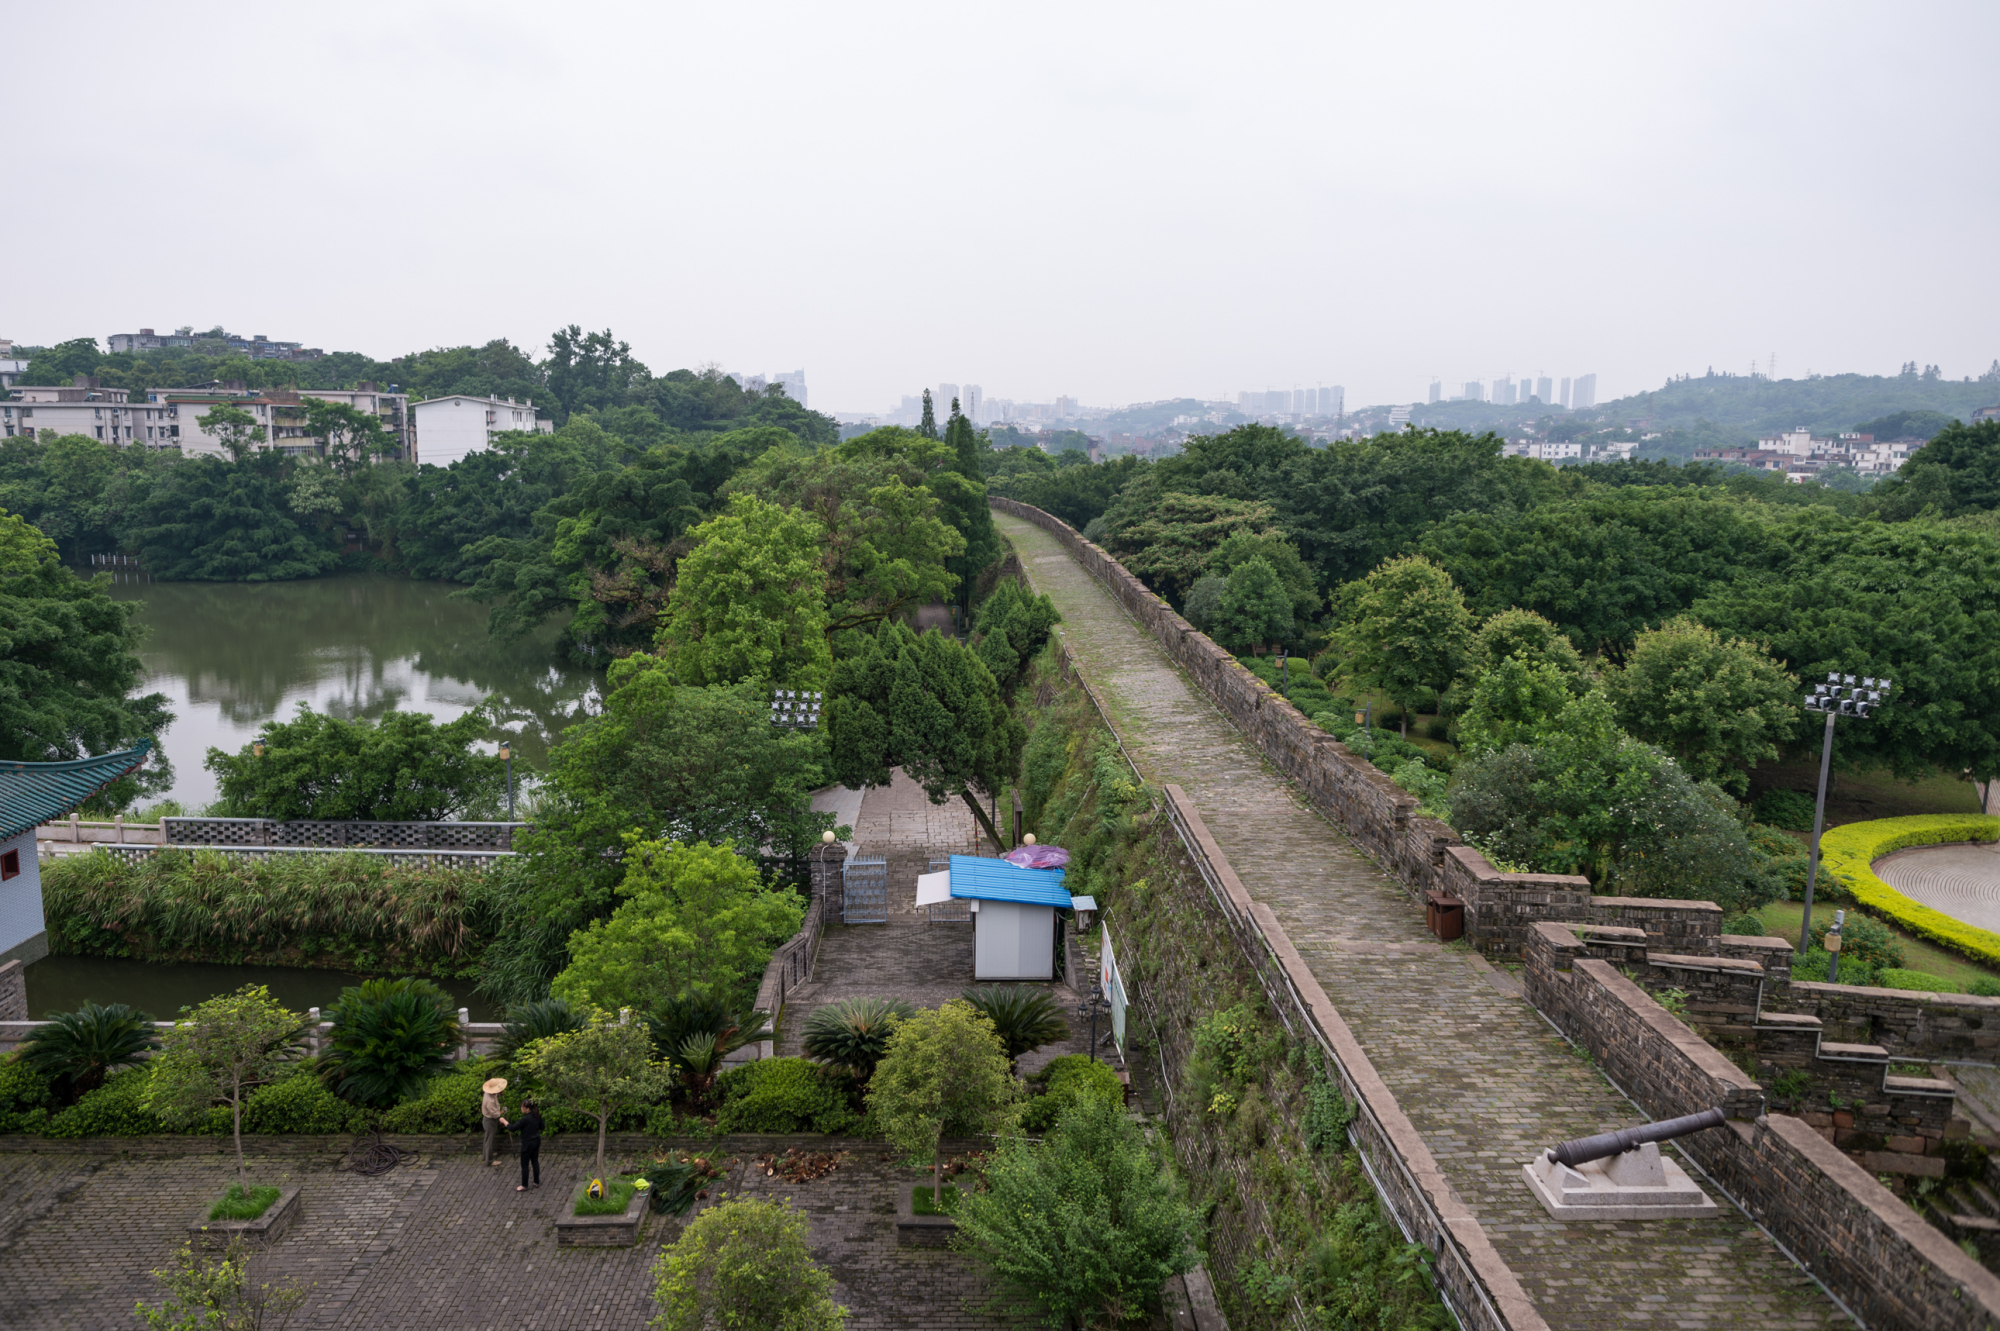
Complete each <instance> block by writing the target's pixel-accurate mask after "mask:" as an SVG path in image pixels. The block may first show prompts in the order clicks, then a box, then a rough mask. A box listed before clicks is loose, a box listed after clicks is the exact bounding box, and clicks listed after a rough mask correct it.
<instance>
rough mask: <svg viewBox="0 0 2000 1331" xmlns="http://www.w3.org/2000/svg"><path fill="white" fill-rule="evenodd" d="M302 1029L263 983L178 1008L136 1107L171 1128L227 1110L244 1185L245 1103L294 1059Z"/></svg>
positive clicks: (296, 1017) (293, 1014)
mask: <svg viewBox="0 0 2000 1331" xmlns="http://www.w3.org/2000/svg"><path fill="white" fill-rule="evenodd" d="M305 1024H306V1023H305V1018H303V1017H301V1016H300V1015H299V1014H298V1013H296V1012H293V1011H291V1010H289V1009H287V1008H286V1007H285V1006H284V1005H283V1004H282V1003H279V1002H278V1001H277V1000H276V999H274V998H272V997H271V991H270V990H268V989H266V988H265V987H264V986H263V985H261V984H246V985H244V986H243V987H242V988H241V989H238V990H237V991H236V992H235V993H233V994H224V995H221V996H220V997H217V998H211V999H209V1000H208V1001H207V1002H205V1003H200V1004H197V1005H195V1006H194V1007H192V1008H182V1009H181V1019H180V1020H178V1021H176V1022H175V1023H174V1025H173V1029H172V1030H169V1031H168V1032H167V1033H166V1036H165V1038H164V1039H163V1040H162V1041H161V1042H160V1043H161V1047H160V1053H159V1055H158V1056H157V1057H156V1058H154V1059H153V1061H152V1064H151V1067H150V1074H151V1075H150V1077H149V1078H148V1080H147V1083H146V1090H145V1094H144V1095H143V1096H142V1097H141V1103H143V1104H144V1105H145V1107H146V1108H147V1109H149V1110H151V1111H152V1112H153V1113H156V1114H158V1115H159V1116H160V1117H161V1118H162V1119H164V1120H166V1121H167V1122H169V1123H176V1122H178V1123H192V1122H193V1121H195V1120H196V1119H198V1118H200V1117H202V1116H203V1115H205V1114H206V1113H207V1112H208V1110H209V1107H210V1106H212V1105H214V1104H217V1103H218V1102H219V1103H222V1104H226V1105H228V1106H229V1128H230V1132H231V1133H232V1134H233V1135H234V1137H235V1139H236V1177H237V1179H238V1181H239V1182H243V1183H246V1184H247V1182H248V1170H247V1168H246V1166H245V1165H244V1163H243V1102H244V1101H245V1100H247V1099H248V1098H249V1096H250V1092H251V1091H253V1090H255V1089H256V1088H257V1087H259V1086H261V1085H263V1084H264V1083H266V1082H269V1081H272V1080H275V1079H276V1078H277V1077H278V1075H279V1074H280V1073H282V1072H285V1071H288V1070H289V1069H290V1067H291V1065H292V1064H293V1063H295V1062H296V1061H297V1060H298V1058H299V1054H300V1046H299V1037H300V1036H301V1035H303V1034H304V1032H305Z"/></svg>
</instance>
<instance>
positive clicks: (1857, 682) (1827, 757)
mask: <svg viewBox="0 0 2000 1331" xmlns="http://www.w3.org/2000/svg"><path fill="white" fill-rule="evenodd" d="M1893 687H1894V682H1893V681H1891V680H1886V679H1874V678H1872V677H1871V678H1868V679H1856V678H1855V677H1854V676H1852V675H1843V674H1841V673H1840V672H1839V671H1837V670H1836V671H1834V672H1833V673H1832V674H1830V675H1828V676H1827V677H1826V683H1824V684H1816V685H1814V686H1813V691H1812V692H1811V693H1810V694H1808V695H1806V710H1807V711H1809V712H1824V713H1826V734H1825V735H1824V736H1823V737H1822V738H1821V740H1820V746H1819V798H1818V799H1817V800H1816V801H1814V803H1813V839H1812V860H1811V863H1810V864H1809V865H1808V867H1807V869H1806V909H1805V915H1804V916H1803V917H1802V918H1801V919H1800V920H1799V951H1798V955H1799V956H1800V957H1801V958H1803V957H1804V956H1805V954H1806V946H1807V944H1808V943H1809V942H1810V941H1811V938H1812V908H1813V889H1814V888H1816V887H1817V886H1818V885H1819V838H1820V833H1821V832H1823V831H1825V830H1826V777H1827V773H1828V771H1829V770H1830V769H1831V767H1832V765H1833V723H1834V721H1835V719H1836V718H1838V717H1843V716H1853V717H1861V718H1864V719H1865V718H1867V717H1871V716H1873V715H1875V713H1876V712H1878V711H1880V710H1881V709H1882V707H1883V706H1885V705H1886V703H1887V701H1888V696H1889V690H1890V689H1891V688H1893Z"/></svg>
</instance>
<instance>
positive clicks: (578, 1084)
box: [515, 1011, 673, 1177]
mask: <svg viewBox="0 0 2000 1331" xmlns="http://www.w3.org/2000/svg"><path fill="white" fill-rule="evenodd" d="M652 1054H653V1037H652V1034H651V1033H650V1032H649V1031H648V1030H647V1029H646V1024H645V1023H644V1022H641V1021H621V1020H620V1019H619V1018H618V1017H616V1016H613V1015H612V1014H611V1013H609V1012H604V1011H597V1012H593V1013H591V1015H590V1020H589V1022H588V1023H587V1024H586V1025H584V1026H583V1027H582V1028H581V1029H579V1030H574V1031H569V1032H567V1033H565V1034H562V1035H551V1036H546V1037H544V1038H543V1039H540V1040H537V1041H535V1042H534V1043H533V1044H531V1045H529V1046H528V1047H527V1048H526V1049H524V1050H522V1051H521V1053H520V1054H519V1055H517V1056H516V1058H515V1064H516V1066H518V1067H519V1068H520V1069H521V1070H522V1071H523V1072H525V1073H526V1074H527V1075H528V1076H529V1077H531V1078H533V1079H534V1081H535V1083H536V1084H537V1085H539V1086H541V1087H542V1088H543V1089H544V1090H545V1091H546V1092H547V1093H548V1094H549V1096H550V1098H551V1099H553V1100H555V1101H556V1102H557V1103H558V1104H560V1105H564V1106H566V1107H568V1108H570V1109H574V1110H575V1111H577V1112H578V1113H580V1114H587V1115H589V1116H590V1117H592V1118H594V1119H596V1120H597V1168H596V1170H595V1173H596V1174H597V1175H598V1176H599V1177H602V1176H603V1174H604V1131H605V1125H606V1124H607V1123H609V1122H610V1121H611V1116H612V1115H613V1114H615V1113H617V1112H618V1111H619V1110H621V1109H637V1108H639V1107H641V1106H643V1105H648V1104H652V1103H654V1102H656V1101H659V1100H663V1099H665V1098H666V1096H667V1093H668V1091H669V1090H670V1089H671V1088H672V1086H673V1072H672V1069H670V1068H668V1067H667V1066H666V1064H664V1063H655V1062H654V1061H653V1058H652Z"/></svg>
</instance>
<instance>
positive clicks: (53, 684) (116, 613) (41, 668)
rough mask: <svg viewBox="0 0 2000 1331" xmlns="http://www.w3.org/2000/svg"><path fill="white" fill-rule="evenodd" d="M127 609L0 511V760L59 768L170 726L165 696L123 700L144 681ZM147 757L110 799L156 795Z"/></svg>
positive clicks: (161, 773) (157, 784) (163, 776)
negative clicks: (139, 793) (55, 764)
mask: <svg viewBox="0 0 2000 1331" xmlns="http://www.w3.org/2000/svg"><path fill="white" fill-rule="evenodd" d="M135 608H136V607H135V606H134V605H133V604H132V603H131V602H122V603H121V602H118V601H114V600H112V599H111V598H110V596H109V595H107V594H106V583H105V580H103V579H97V580H86V579H83V578H79V577H77V576H76V575H75V574H73V573H71V572H70V571H69V570H68V569H66V568H64V567H63V566H62V565H61V564H60V563H58V562H57V560H56V550H55V545H54V543H53V542H52V541H50V540H49V539H48V538H47V537H46V536H44V535H42V534H41V533H40V532H38V531H36V530H35V529H34V528H33V527H30V526H29V525H28V524H27V523H26V522H24V521H22V520H21V519H20V518H19V517H17V516H15V515H14V514H11V513H8V512H6V511H5V510H0V758H12V759H17V760H24V761H28V762H65V761H68V760H70V759H74V758H83V757H88V756H90V755H93V754H99V753H111V752H115V751H116V750H119V749H123V748H128V747H130V746H131V745H133V744H135V743H137V742H138V741H139V740H141V739H147V738H151V739H155V740H157V738H158V736H159V734H160V732H161V731H163V730H165V729H166V728H167V726H168V724H169V723H170V722H171V721H172V720H173V716H172V714H171V713H169V712H168V711H167V699H166V697H165V695H164V694H158V693H154V694H148V695H147V696H145V697H143V698H134V697H132V696H130V695H131V694H132V692H133V691H134V690H135V689H136V688H137V687H138V686H139V684H140V683H141V681H143V680H144V679H145V669H144V667H143V666H142V665H141V663H140V661H139V657H138V653H137V648H138V645H139V641H140V631H139V630H138V629H136V628H134V627H133V625H132V612H133V610H134V609H135ZM169 779H170V773H169V772H168V770H167V769H166V767H165V760H164V759H163V758H159V757H155V758H153V759H152V760H151V761H150V762H149V764H148V766H147V767H146V768H144V769H142V771H141V774H140V775H139V776H138V777H127V778H123V779H122V781H121V783H120V784H119V785H118V787H117V788H116V789H115V790H114V791H112V792H110V795H111V796H112V797H114V798H116V799H117V802H118V803H120V804H122V803H123V802H124V800H127V799H130V798H131V796H132V795H133V794H134V793H136V792H137V791H138V790H141V789H144V790H158V789H164V788H165V787H166V785H167V784H168V783H169Z"/></svg>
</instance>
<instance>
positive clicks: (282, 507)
mask: <svg viewBox="0 0 2000 1331" xmlns="http://www.w3.org/2000/svg"><path fill="white" fill-rule="evenodd" d="M296 465H297V464H296V463H295V462H293V461H292V459H290V458H287V457H285V456H283V455H282V454H279V453H275V452H271V451H269V450H265V451H261V452H258V453H255V454H253V455H252V456H251V457H249V458H246V459H245V460H244V461H242V462H225V461H223V460H222V459H221V458H214V457H197V458H188V459H185V460H183V461H181V462H178V463H175V464H174V465H173V466H171V467H168V468H165V469H163V470H161V471H159V472H158V473H156V474H143V473H142V474H141V476H140V478H139V479H141V481H142V482H143V484H142V485H141V486H140V487H139V488H137V489H136V491H135V496H134V498H133V499H132V502H131V504H130V506H129V508H128V510H127V513H126V516H125V518H124V520H123V521H122V522H121V524H120V525H119V528H118V536H119V540H120V543H121V544H122V545H123V546H124V548H126V549H129V550H136V551H137V552H138V554H139V557H140V559H141V560H142V561H143V562H144V563H145V565H146V567H147V568H148V569H149V570H151V572H152V574H153V576H154V577H157V578H165V579H168V580H170V581H176V582H276V581H283V580H285V579H289V578H311V577H317V576H318V575H319V574H321V573H325V572H327V571H328V570H329V569H331V568H333V567H334V566H335V565H336V564H338V563H339V562H340V556H339V554H338V553H337V552H336V551H335V550H334V549H333V548H332V538H331V536H330V534H328V533H326V532H313V531H308V530H307V528H305V527H303V526H301V525H300V524H299V522H298V519H297V517H296V516H295V515H294V514H293V512H292V510H291V507H290V503H289V501H290V498H291V480H292V472H293V469H294V467H296Z"/></svg>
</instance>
